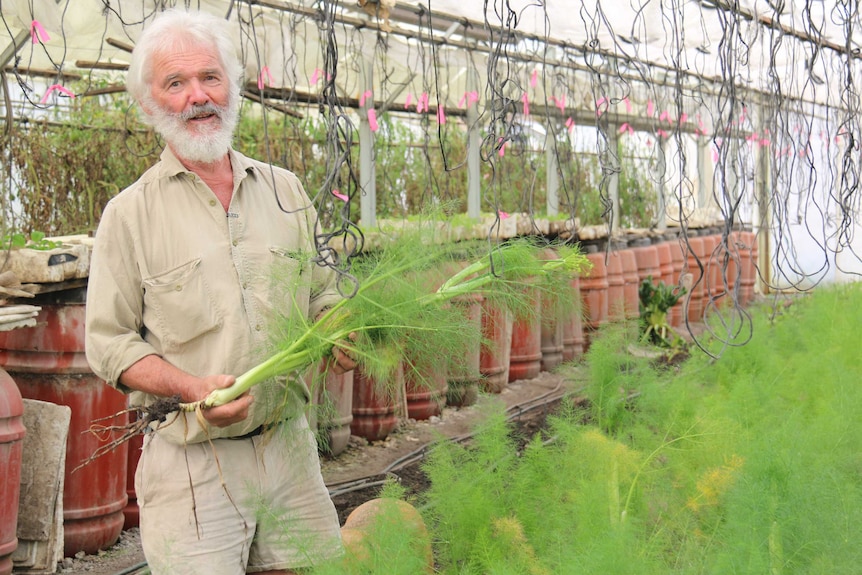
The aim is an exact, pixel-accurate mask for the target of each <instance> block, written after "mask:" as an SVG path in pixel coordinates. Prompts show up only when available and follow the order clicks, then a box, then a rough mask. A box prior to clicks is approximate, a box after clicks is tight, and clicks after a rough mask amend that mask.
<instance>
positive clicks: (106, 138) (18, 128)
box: [0, 97, 161, 235]
mask: <svg viewBox="0 0 862 575" xmlns="http://www.w3.org/2000/svg"><path fill="white" fill-rule="evenodd" d="M126 105H127V101H126V100H124V99H123V98H122V97H117V98H110V97H104V98H76V99H74V100H72V105H71V108H70V109H69V113H68V115H67V116H64V117H58V118H57V120H59V121H58V122H49V121H32V122H29V123H27V124H16V125H14V127H13V129H12V131H11V132H10V133H9V134H8V135H7V136H6V137H5V138H0V153H2V154H3V156H4V163H5V158H7V157H8V158H9V160H10V161H9V164H8V169H7V170H5V173H4V177H3V179H2V183H0V193H2V197H3V209H4V213H3V222H4V225H5V231H6V232H7V233H8V232H9V231H10V230H15V231H19V232H21V233H32V232H33V230H42V231H44V232H46V233H47V234H49V235H64V234H74V233H85V232H88V231H92V230H94V229H95V228H96V225H97V223H98V220H99V217H100V216H101V213H102V210H103V209H104V206H105V204H106V203H107V202H108V200H109V199H110V198H111V197H113V196H114V195H115V194H116V193H117V192H119V190H121V189H123V188H124V187H126V186H128V185H129V184H131V183H132V182H134V181H135V180H136V179H137V178H138V177H140V175H141V174H142V173H143V172H144V170H146V168H148V167H149V166H150V165H152V163H153V162H154V161H155V159H156V158H157V154H158V152H159V151H160V149H161V148H160V147H159V146H158V144H157V142H156V140H155V137H154V136H153V135H152V133H151V132H150V131H148V130H141V129H139V128H137V127H135V126H134V124H133V125H131V126H128V127H127V125H128V122H127V120H128V117H127V115H126V112H125V108H126Z"/></svg>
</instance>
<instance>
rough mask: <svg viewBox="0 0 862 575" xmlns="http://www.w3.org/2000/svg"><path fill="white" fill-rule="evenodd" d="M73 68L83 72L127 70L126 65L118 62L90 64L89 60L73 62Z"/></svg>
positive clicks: (127, 66)
mask: <svg viewBox="0 0 862 575" xmlns="http://www.w3.org/2000/svg"><path fill="white" fill-rule="evenodd" d="M75 67H77V68H83V69H85V70H121V71H125V70H128V69H129V65H128V64H123V63H119V62H91V61H90V60H75Z"/></svg>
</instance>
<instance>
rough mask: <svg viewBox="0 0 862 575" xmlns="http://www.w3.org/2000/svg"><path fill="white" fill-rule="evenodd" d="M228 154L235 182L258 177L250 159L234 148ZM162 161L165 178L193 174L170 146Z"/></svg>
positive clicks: (166, 149)
mask: <svg viewBox="0 0 862 575" xmlns="http://www.w3.org/2000/svg"><path fill="white" fill-rule="evenodd" d="M228 154H229V155H230V165H231V167H232V168H233V174H234V179H235V180H234V181H236V178H237V177H239V178H240V179H242V178H243V177H244V176H245V175H246V174H251V175H253V176H254V175H256V172H257V168H256V167H255V165H254V162H252V161H251V159H250V158H248V157H246V156H244V155H243V154H240V153H239V152H237V151H236V150H234V149H233V148H231V149H229V150H228ZM160 160H161V164H162V171H163V172H162V173H163V175H164V176H167V177H169V178H170V177H174V176H178V175H179V174H191V173H192V172H190V171H189V170H187V169H186V167H185V166H183V164H182V162H180V160H179V158H177V156H176V154H174V151H173V150H172V149H171V147H170V146H165V149H164V150H162V155H161V156H160Z"/></svg>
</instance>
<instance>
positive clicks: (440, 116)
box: [437, 106, 446, 126]
mask: <svg viewBox="0 0 862 575" xmlns="http://www.w3.org/2000/svg"><path fill="white" fill-rule="evenodd" d="M437 123H438V124H440V125H441V126H442V125H443V124H445V123H446V111H445V110H443V106H437Z"/></svg>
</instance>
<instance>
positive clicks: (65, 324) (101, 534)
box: [0, 303, 128, 557]
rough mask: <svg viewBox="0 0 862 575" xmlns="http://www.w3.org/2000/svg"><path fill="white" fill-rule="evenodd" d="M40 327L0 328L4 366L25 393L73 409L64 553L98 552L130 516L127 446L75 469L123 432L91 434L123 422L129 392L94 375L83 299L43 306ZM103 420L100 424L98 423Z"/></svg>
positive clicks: (0, 362) (68, 446) (114, 539)
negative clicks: (86, 344) (87, 353)
mask: <svg viewBox="0 0 862 575" xmlns="http://www.w3.org/2000/svg"><path fill="white" fill-rule="evenodd" d="M40 305H41V306H42V311H41V312H39V315H38V317H37V318H36V321H37V324H36V326H35V327H30V328H20V329H16V330H13V331H10V332H5V333H0V365H2V366H3V367H5V369H6V370H7V371H8V372H9V373H10V375H12V377H13V378H14V379H15V382H16V383H17V384H18V389H19V390H20V391H21V395H22V396H23V397H25V398H28V399H38V400H41V401H47V402H51V403H56V404H58V405H66V406H68V407H69V408H70V409H71V410H72V419H71V422H70V424H69V438H68V440H67V443H66V470H65V486H64V489H63V530H64V540H63V544H64V545H63V551H64V553H65V555H66V556H67V557H71V556H74V555H75V554H76V553H78V552H79V551H84V552H85V553H90V554H92V553H97V552H98V551H99V550H100V549H105V548H107V547H110V546H111V545H113V544H114V543H116V542H117V540H118V539H119V537H120V533H121V532H122V530H123V523H124V522H125V518H124V516H123V508H124V507H125V506H126V503H127V501H128V496H127V495H126V483H127V473H126V471H127V469H128V444H126V443H123V444H121V445H119V446H118V447H116V448H115V449H113V450H112V451H109V452H107V453H106V454H104V455H102V456H101V457H99V458H98V459H95V460H94V461H91V462H90V463H88V464H87V465H85V466H84V467H81V468H80V469H78V470H77V471H74V470H75V468H76V467H78V466H80V465H81V464H82V463H84V462H85V461H86V460H87V459H89V458H90V456H91V455H93V454H94V453H95V452H96V450H97V449H99V448H100V447H103V446H105V445H108V444H109V443H111V442H112V441H113V440H115V439H117V438H118V437H119V433H99V434H98V435H96V434H94V433H92V432H91V430H92V426H93V425H98V426H101V427H107V426H112V425H114V426H123V425H125V424H126V423H127V421H128V416H127V415H126V413H125V409H126V397H125V396H124V395H123V394H122V393H120V392H119V391H117V390H116V389H113V388H112V387H110V386H108V385H107V384H106V383H105V382H104V381H102V380H101V379H99V378H98V377H96V375H95V374H93V373H92V371H91V370H90V366H89V365H88V364H87V359H86V357H85V355H84V316H85V306H84V304H83V303H63V304H40ZM94 422H97V423H94Z"/></svg>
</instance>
